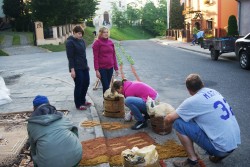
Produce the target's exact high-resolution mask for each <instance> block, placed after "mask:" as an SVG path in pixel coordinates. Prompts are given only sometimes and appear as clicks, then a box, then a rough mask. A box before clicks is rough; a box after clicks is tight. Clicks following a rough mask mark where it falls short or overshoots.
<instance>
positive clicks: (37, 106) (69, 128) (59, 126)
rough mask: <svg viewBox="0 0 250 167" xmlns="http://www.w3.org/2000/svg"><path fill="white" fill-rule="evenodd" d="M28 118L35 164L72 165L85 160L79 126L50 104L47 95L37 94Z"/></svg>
mask: <svg viewBox="0 0 250 167" xmlns="http://www.w3.org/2000/svg"><path fill="white" fill-rule="evenodd" d="M33 106H34V111H33V112H32V114H31V116H30V118H29V119H28V125H27V130H28V135H29V142H30V148H31V157H32V160H33V163H34V166H35V167H52V166H53V167H73V166H75V165H77V164H78V163H79V162H80V160H81V159H82V145H81V143H80V141H79V139H78V129H77V127H75V126H73V124H72V122H71V121H70V120H69V119H68V118H67V117H65V116H63V113H61V112H59V111H57V110H56V108H55V107H54V106H52V105H50V104H49V100H48V98H47V97H46V96H40V95H38V96H36V97H35V99H34V100H33Z"/></svg>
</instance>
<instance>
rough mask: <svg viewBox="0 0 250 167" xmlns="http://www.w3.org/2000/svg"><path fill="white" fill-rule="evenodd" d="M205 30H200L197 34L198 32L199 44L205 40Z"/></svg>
mask: <svg viewBox="0 0 250 167" xmlns="http://www.w3.org/2000/svg"><path fill="white" fill-rule="evenodd" d="M204 35H205V33H204V31H199V32H198V33H197V34H196V37H197V41H198V45H199V44H201V43H202V41H203V38H204Z"/></svg>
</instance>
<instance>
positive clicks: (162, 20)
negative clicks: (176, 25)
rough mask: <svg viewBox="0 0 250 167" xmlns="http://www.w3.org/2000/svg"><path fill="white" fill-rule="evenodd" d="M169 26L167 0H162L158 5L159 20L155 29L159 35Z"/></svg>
mask: <svg viewBox="0 0 250 167" xmlns="http://www.w3.org/2000/svg"><path fill="white" fill-rule="evenodd" d="M166 27H167V1H166V0H160V2H159V6H158V7H157V20H156V22H155V25H154V31H155V32H156V33H157V35H164V34H165V32H166Z"/></svg>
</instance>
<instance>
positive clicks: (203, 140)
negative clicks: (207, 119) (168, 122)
mask: <svg viewBox="0 0 250 167" xmlns="http://www.w3.org/2000/svg"><path fill="white" fill-rule="evenodd" d="M173 127H174V129H175V130H176V131H177V132H179V133H180V134H182V135H185V136H188V137H189V138H190V139H191V140H192V141H193V142H194V143H196V144H197V145H198V146H200V147H201V148H203V149H204V150H205V151H207V153H208V154H209V155H214V156H218V157H224V156H227V155H229V154H230V153H226V152H221V151H218V150H216V149H215V147H214V146H213V144H212V143H211V141H210V139H209V138H208V136H207V135H206V134H205V132H204V131H203V130H202V129H201V128H200V127H199V126H198V125H197V124H196V123H195V122H194V121H190V122H185V121H184V120H183V119H181V118H178V119H176V120H175V121H174V124H173Z"/></svg>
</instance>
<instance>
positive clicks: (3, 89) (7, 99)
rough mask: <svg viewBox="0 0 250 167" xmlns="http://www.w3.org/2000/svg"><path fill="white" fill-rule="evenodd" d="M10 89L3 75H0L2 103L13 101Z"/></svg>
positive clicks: (0, 99)
mask: <svg viewBox="0 0 250 167" xmlns="http://www.w3.org/2000/svg"><path fill="white" fill-rule="evenodd" d="M9 96H10V90H9V89H8V88H7V87H6V85H5V82H4V80H3V77H1V76H0V105H3V104H6V103H10V102H12V100H11V98H10V97H9Z"/></svg>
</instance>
